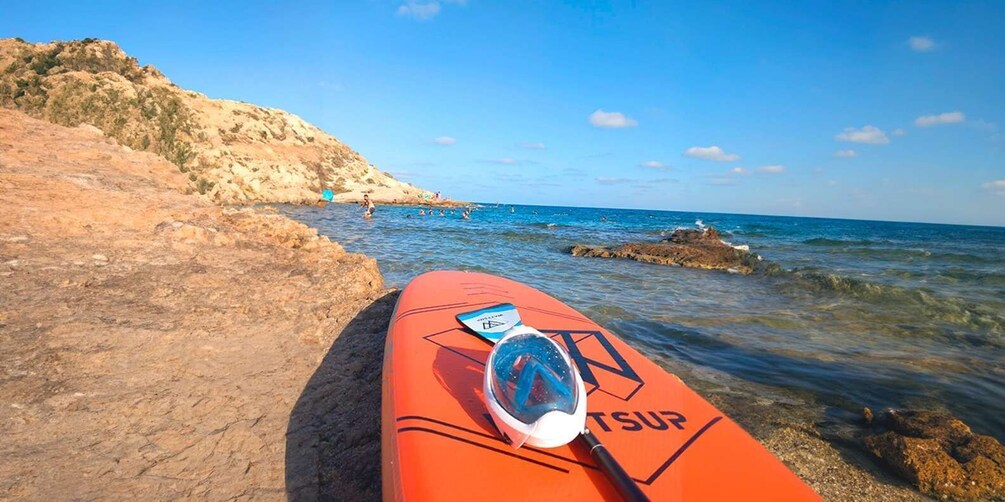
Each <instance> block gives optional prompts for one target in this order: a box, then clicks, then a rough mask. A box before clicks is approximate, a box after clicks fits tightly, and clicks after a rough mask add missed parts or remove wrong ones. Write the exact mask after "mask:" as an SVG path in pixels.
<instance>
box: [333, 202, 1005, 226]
mask: <svg viewBox="0 0 1005 502" xmlns="http://www.w3.org/2000/svg"><path fill="white" fill-rule="evenodd" d="M461 202H463V201H461ZM469 203H470V204H478V205H480V206H493V205H495V204H497V203H496V202H482V201H469ZM346 204H352V203H346ZM498 204H501V205H507V206H511V205H518V206H527V207H568V208H574V209H614V210H627V211H659V212H664V213H689V214H694V213H701V214H712V215H723V216H762V217H770V218H806V219H811V220H834V221H862V222H874V223H909V224H918V225H943V226H949V227H986V228H1005V224H1002V225H994V224H989V223H987V224H985V223H953V222H939V221H917V220H896V219H867V218H847V217H840V216H797V215H790V214H769V213H732V212H720V211H698V210H683V209H648V208H633V207H603V206H577V205H550V204H527V203H511V202H498ZM396 205H412V206H415V207H420V206H421V207H425V205H424V204H421V203H416V204H396Z"/></svg>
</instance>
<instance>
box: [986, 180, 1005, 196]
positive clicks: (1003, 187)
mask: <svg viewBox="0 0 1005 502" xmlns="http://www.w3.org/2000/svg"><path fill="white" fill-rule="evenodd" d="M981 188H983V189H985V190H987V191H989V192H991V193H993V194H995V195H998V196H1001V197H1005V180H991V181H989V182H987V183H984V184H982V185H981Z"/></svg>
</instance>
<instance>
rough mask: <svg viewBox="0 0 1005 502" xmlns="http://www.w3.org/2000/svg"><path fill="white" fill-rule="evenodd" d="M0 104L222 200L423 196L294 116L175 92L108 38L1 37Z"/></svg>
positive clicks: (401, 198)
mask: <svg viewBox="0 0 1005 502" xmlns="http://www.w3.org/2000/svg"><path fill="white" fill-rule="evenodd" d="M0 106H2V107H6V108H14V109H18V110H21V111H23V112H25V113H27V114H29V115H31V116H33V117H36V118H41V119H45V120H48V121H50V122H53V123H56V124H60V125H65V126H71V127H74V126H78V125H81V124H90V125H92V126H94V127H97V128H98V129H100V130H101V131H103V132H104V134H105V135H107V136H109V137H111V138H114V139H115V140H116V141H117V142H118V143H119V144H121V145H124V146H127V147H129V148H130V149H132V150H138V151H149V152H153V153H156V154H158V155H161V156H162V157H164V158H166V159H168V160H169V161H170V162H172V163H174V164H175V168H174V169H177V170H178V171H180V172H181V173H182V174H184V178H187V183H188V184H189V186H190V188H189V189H190V190H192V191H198V192H199V193H204V194H206V195H208V196H210V197H211V198H212V199H213V200H215V201H218V202H221V203H250V202H294V203H303V202H308V203H314V202H315V201H316V200H317V199H318V195H319V194H320V193H321V192H322V190H324V189H326V188H328V189H331V190H332V191H334V192H335V193H337V194H338V195H337V197H336V200H357V199H358V198H360V197H361V196H362V194H364V193H369V194H371V198H373V199H375V200H377V201H392V200H395V199H396V200H398V201H399V202H404V201H416V202H417V201H419V200H420V199H421V196H422V194H423V193H425V191H424V190H421V189H419V188H416V187H414V186H412V185H410V184H408V183H403V182H400V181H398V180H396V179H394V178H393V177H391V176H390V175H389V174H387V173H384V172H382V171H380V170H379V169H377V168H376V167H375V166H374V165H373V164H371V163H370V162H369V161H367V160H366V159H365V158H364V157H363V156H361V155H360V154H359V153H357V152H355V151H353V150H352V149H351V148H349V147H348V146H346V145H345V144H343V143H341V142H340V141H339V140H337V139H335V138H334V137H332V136H330V135H328V134H326V133H325V132H324V131H322V130H320V129H318V128H317V127H315V126H313V125H311V124H308V123H307V122H305V121H304V120H302V119H301V118H300V117H297V116H295V115H292V114H290V113H287V112H284V111H282V110H277V109H271V108H264V107H260V106H255V105H251V104H247V103H241V102H237V101H229V100H222V99H209V98H207V97H206V96H204V95H202V94H199V93H196V92H192V91H187V90H183V89H180V88H178V86H176V85H175V84H173V83H172V82H171V81H170V80H168V79H167V78H166V77H165V76H164V75H163V74H162V73H161V72H160V71H158V70H157V69H156V68H154V67H152V66H140V65H139V63H138V62H137V61H136V59H135V58H132V57H129V56H128V55H127V54H126V53H124V52H123V51H122V50H121V49H120V48H119V47H118V46H117V45H115V44H114V43H112V42H109V41H103V40H94V39H85V40H80V41H72V42H53V43H48V44H32V43H28V42H24V41H23V40H19V39H3V40H0ZM184 178H183V179H184Z"/></svg>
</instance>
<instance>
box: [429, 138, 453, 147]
mask: <svg viewBox="0 0 1005 502" xmlns="http://www.w3.org/2000/svg"><path fill="white" fill-rule="evenodd" d="M433 143H436V144H437V145H443V146H450V145H452V144H454V143H457V138H453V137H451V136H440V137H439V138H436V139H434V140H433Z"/></svg>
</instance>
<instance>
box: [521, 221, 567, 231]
mask: <svg viewBox="0 0 1005 502" xmlns="http://www.w3.org/2000/svg"><path fill="white" fill-rule="evenodd" d="M524 226H528V227H533V228H546V229H548V230H551V229H554V228H565V227H567V226H568V225H561V224H559V223H545V222H534V223H524Z"/></svg>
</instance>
